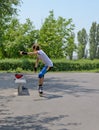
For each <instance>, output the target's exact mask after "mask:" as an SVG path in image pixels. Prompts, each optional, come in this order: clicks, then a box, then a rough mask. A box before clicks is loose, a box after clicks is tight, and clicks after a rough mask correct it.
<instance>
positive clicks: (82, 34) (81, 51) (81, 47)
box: [77, 28, 88, 59]
mask: <svg viewBox="0 0 99 130" xmlns="http://www.w3.org/2000/svg"><path fill="white" fill-rule="evenodd" d="M77 39H78V58H79V59H82V58H86V45H87V43H88V35H87V32H86V30H85V29H84V28H83V29H82V30H81V31H79V32H78V33H77Z"/></svg>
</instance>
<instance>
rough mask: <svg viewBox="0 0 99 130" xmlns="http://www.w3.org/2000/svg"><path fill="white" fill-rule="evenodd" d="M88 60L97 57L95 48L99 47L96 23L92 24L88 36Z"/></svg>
mask: <svg viewBox="0 0 99 130" xmlns="http://www.w3.org/2000/svg"><path fill="white" fill-rule="evenodd" d="M89 36H90V37H89V46H90V59H92V60H93V59H94V58H96V57H97V49H98V48H97V46H98V45H99V41H98V40H99V26H98V25H97V23H96V22H93V23H92V26H91V29H90V34H89Z"/></svg>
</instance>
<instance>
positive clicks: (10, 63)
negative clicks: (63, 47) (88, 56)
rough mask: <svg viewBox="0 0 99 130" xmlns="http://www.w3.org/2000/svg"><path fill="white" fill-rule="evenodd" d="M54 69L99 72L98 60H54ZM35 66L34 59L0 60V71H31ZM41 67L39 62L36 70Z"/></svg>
mask: <svg viewBox="0 0 99 130" xmlns="http://www.w3.org/2000/svg"><path fill="white" fill-rule="evenodd" d="M53 63H54V67H53V69H52V71H84V70H87V71H89V70H96V69H98V70H99V60H92V61H91V60H78V61H73V60H72V61H70V60H66V59H61V60H54V59H53ZM34 64H35V60H34V59H29V58H23V59H4V60H0V70H1V71H8V70H12V71H13V70H16V71H24V70H25V71H33V68H34ZM42 67H43V64H42V63H41V62H40V63H39V66H38V70H40V69H41V68H42Z"/></svg>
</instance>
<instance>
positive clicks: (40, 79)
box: [38, 66, 48, 94]
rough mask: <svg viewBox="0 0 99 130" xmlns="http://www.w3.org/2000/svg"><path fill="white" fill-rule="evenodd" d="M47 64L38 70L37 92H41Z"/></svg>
mask: <svg viewBox="0 0 99 130" xmlns="http://www.w3.org/2000/svg"><path fill="white" fill-rule="evenodd" d="M47 68H48V66H45V67H43V69H42V70H41V71H40V73H39V75H38V78H39V93H41V94H42V93H43V87H42V85H43V82H44V75H45V73H46V72H47Z"/></svg>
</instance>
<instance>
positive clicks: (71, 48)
mask: <svg viewBox="0 0 99 130" xmlns="http://www.w3.org/2000/svg"><path fill="white" fill-rule="evenodd" d="M74 38H75V35H74V33H71V36H69V37H68V38H67V42H66V43H67V45H66V46H65V48H64V53H65V55H67V56H68V57H69V59H70V60H72V58H73V52H75V51H76V48H77V46H76V44H75V39H74Z"/></svg>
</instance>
